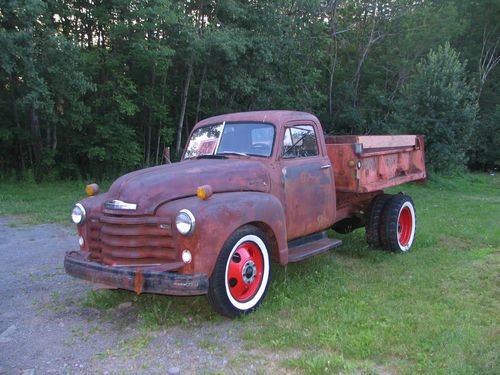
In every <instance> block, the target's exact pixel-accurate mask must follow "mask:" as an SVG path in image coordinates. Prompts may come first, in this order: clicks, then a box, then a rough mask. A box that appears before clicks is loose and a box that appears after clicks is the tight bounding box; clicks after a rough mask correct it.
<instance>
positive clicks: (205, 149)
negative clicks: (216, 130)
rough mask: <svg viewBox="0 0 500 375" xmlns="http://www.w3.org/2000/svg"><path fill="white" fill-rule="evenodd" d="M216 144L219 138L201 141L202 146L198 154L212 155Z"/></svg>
mask: <svg viewBox="0 0 500 375" xmlns="http://www.w3.org/2000/svg"><path fill="white" fill-rule="evenodd" d="M216 145H217V139H207V140H206V141H203V142H201V144H200V148H199V149H198V155H212V154H213V153H214V151H215V146H216Z"/></svg>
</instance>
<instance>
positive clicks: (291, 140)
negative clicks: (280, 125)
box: [283, 125, 318, 159]
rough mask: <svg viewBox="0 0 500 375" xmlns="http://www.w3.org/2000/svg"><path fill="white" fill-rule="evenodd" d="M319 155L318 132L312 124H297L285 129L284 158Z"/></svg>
mask: <svg viewBox="0 0 500 375" xmlns="http://www.w3.org/2000/svg"><path fill="white" fill-rule="evenodd" d="M317 155H318V143H317V142H316V133H315V132H314V128H313V127H312V126H311V125H297V126H291V127H288V128H286V129H285V137H284V139H283V158H287V159H288V158H297V157H308V156H317Z"/></svg>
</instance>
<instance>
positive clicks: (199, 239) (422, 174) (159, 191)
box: [64, 111, 426, 317]
mask: <svg viewBox="0 0 500 375" xmlns="http://www.w3.org/2000/svg"><path fill="white" fill-rule="evenodd" d="M425 178H426V170H425V162H424V143H423V138H422V137H421V136H415V135H398V136H357V135H352V136H324V135H323V131H322V128H321V124H320V122H319V120H318V119H317V118H316V117H315V116H313V115H311V114H309V113H304V112H294V111H260V112H244V113H233V114H226V115H221V116H216V117H211V118H208V119H205V120H203V121H201V122H199V123H198V124H196V125H195V127H194V128H193V131H192V133H191V135H190V138H189V140H188V141H187V144H186V147H185V150H184V153H183V155H182V159H181V161H180V162H177V163H173V164H165V165H160V166H156V167H153V168H147V169H142V170H138V171H135V172H132V173H129V174H126V175H124V176H122V177H120V178H118V179H117V180H116V181H115V182H114V183H113V184H112V186H111V187H110V189H109V191H108V192H105V193H102V194H99V193H98V186H97V185H95V184H92V185H89V186H87V188H86V191H87V194H88V195H89V197H87V198H86V199H83V200H81V201H80V202H78V203H77V204H76V205H75V206H74V208H73V211H72V213H71V217H72V221H73V222H74V223H75V224H76V226H77V229H78V235H79V238H78V239H79V244H80V249H79V250H78V251H71V252H68V253H67V254H66V256H65V260H64V267H65V270H66V272H67V273H68V274H70V275H72V276H75V277H78V278H82V279H86V280H89V281H91V282H94V283H97V284H101V285H105V286H107V287H110V288H120V289H127V290H131V291H135V292H136V293H158V294H167V295H184V296H185V295H201V294H206V295H207V296H208V301H209V302H210V304H211V305H212V306H213V308H214V309H215V310H216V311H218V312H219V313H221V314H223V315H226V316H229V317H235V316H238V315H240V314H243V313H248V312H251V311H253V310H255V309H256V308H257V307H258V305H259V304H260V303H261V301H262V300H263V298H264V296H265V294H266V292H267V290H268V288H269V283H270V271H271V265H272V264H273V262H274V264H279V265H281V266H286V265H287V264H288V263H289V262H297V261H300V260H303V259H306V258H309V257H311V256H314V255H317V254H320V253H323V252H325V251H328V250H330V249H333V248H336V247H338V246H340V245H341V241H340V240H338V239H334V238H330V237H329V236H327V230H329V229H333V230H334V231H337V232H340V233H347V232H350V231H352V230H354V229H356V228H360V227H365V228H366V240H367V242H368V244H369V245H371V246H372V247H381V248H383V249H386V250H388V251H395V252H401V253H404V252H407V251H409V250H410V248H411V247H412V245H413V243H414V240H415V229H416V215H415V207H414V204H413V201H412V199H411V198H410V197H409V196H408V195H405V194H403V193H399V194H395V195H389V194H384V189H386V188H389V187H392V186H395V185H398V184H402V183H406V182H410V181H423V180H425Z"/></svg>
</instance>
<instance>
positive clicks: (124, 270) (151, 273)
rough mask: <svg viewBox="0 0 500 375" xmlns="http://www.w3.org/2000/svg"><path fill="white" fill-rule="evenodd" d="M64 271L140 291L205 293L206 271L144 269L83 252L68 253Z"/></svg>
mask: <svg viewBox="0 0 500 375" xmlns="http://www.w3.org/2000/svg"><path fill="white" fill-rule="evenodd" d="M64 269H65V271H66V272H67V273H68V274H70V275H72V276H74V277H78V278H81V279H84V280H88V281H91V282H93V283H99V284H103V285H108V286H111V287H116V288H119V289H126V290H131V291H134V292H136V293H138V294H140V293H158V294H169V295H179V296H189V295H199V294H206V293H207V290H208V276H207V275H206V274H192V275H182V274H177V273H171V272H161V271H155V270H151V269H145V268H132V267H118V268H117V267H110V266H106V265H103V264H101V263H98V262H93V261H90V260H88V259H86V258H85V256H84V255H82V254H81V252H75V251H73V252H69V253H66V256H65V258H64Z"/></svg>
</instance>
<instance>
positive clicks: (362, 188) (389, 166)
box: [326, 136, 426, 193]
mask: <svg viewBox="0 0 500 375" xmlns="http://www.w3.org/2000/svg"><path fill="white" fill-rule="evenodd" d="M402 137H405V138H404V141H405V142H406V141H407V138H408V137H410V136H402ZM358 138H361V137H357V136H347V137H329V138H328V140H327V141H328V142H329V143H328V144H327V145H326V146H327V152H328V156H329V158H330V159H331V160H332V163H333V165H334V173H335V183H336V190H337V191H338V192H350V193H369V192H373V191H378V190H383V189H387V188H389V187H392V186H396V185H400V184H403V183H406V182H411V181H417V180H423V179H425V178H426V169H425V161H424V142H423V137H422V136H417V137H415V140H416V141H415V145H414V146H412V147H409V146H408V145H405V146H402V147H377V148H369V149H363V151H362V152H361V153H356V152H355V145H356V144H358V143H357V140H358ZM364 138H368V139H369V137H366V136H365V137H364ZM392 138H396V139H397V136H393V137H392ZM343 141H345V142H349V143H341V142H343Z"/></svg>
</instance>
